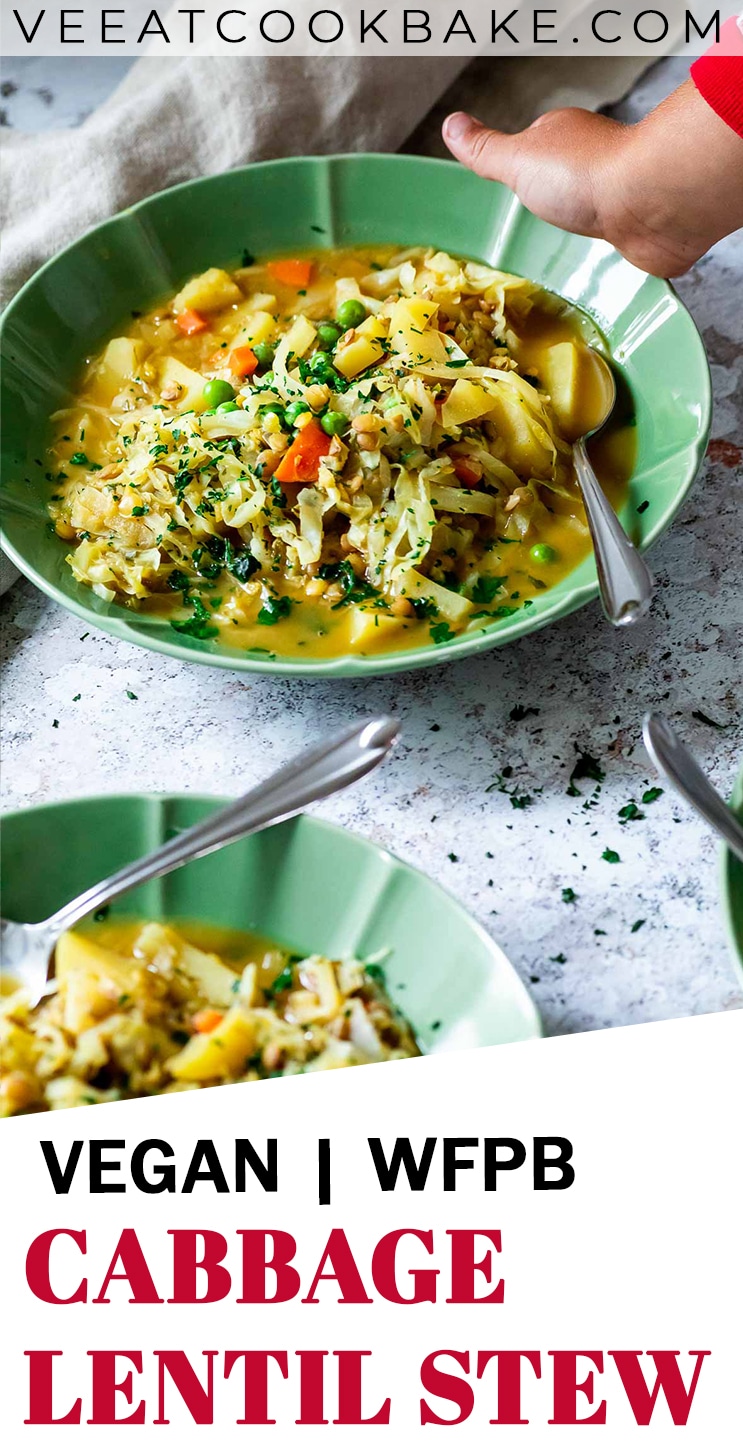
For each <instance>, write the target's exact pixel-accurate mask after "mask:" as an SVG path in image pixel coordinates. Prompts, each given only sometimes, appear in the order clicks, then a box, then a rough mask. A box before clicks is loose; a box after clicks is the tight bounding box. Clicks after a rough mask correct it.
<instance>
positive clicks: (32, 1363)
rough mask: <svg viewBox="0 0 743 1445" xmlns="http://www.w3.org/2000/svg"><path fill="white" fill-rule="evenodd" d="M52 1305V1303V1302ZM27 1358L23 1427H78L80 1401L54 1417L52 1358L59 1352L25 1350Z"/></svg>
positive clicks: (80, 1409)
mask: <svg viewBox="0 0 743 1445" xmlns="http://www.w3.org/2000/svg"><path fill="white" fill-rule="evenodd" d="M52 1303H54V1301H52ZM25 1354H26V1355H27V1357H28V1411H29V1413H28V1419H27V1420H24V1422H23V1423H24V1425H79V1424H80V1415H81V1412H82V1400H76V1401H75V1403H74V1405H73V1406H72V1408H71V1409H70V1410H68V1411H67V1414H66V1415H58V1416H56V1417H55V1415H54V1413H53V1404H52V1393H53V1391H52V1370H53V1368H54V1363H53V1362H54V1356H55V1355H61V1354H62V1351H61V1350H26V1351H25Z"/></svg>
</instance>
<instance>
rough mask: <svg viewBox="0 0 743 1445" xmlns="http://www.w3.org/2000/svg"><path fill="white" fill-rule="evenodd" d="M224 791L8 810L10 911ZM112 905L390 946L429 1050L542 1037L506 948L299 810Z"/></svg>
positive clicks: (404, 873) (366, 950)
mask: <svg viewBox="0 0 743 1445" xmlns="http://www.w3.org/2000/svg"><path fill="white" fill-rule="evenodd" d="M219 801H220V800H219V799H216V798H198V797H193V796H187V797H154V796H149V797H148V796H146V795H139V796H131V797H107V798H82V799H77V800H76V801H73V802H63V803H52V804H49V805H45V806H43V807H39V808H28V809H25V810H23V811H22V812H17V813H8V814H6V815H5V817H4V818H3V856H2V899H3V916H4V917H6V918H12V919H16V920H19V921H21V922H27V923H33V922H38V921H40V920H41V919H43V918H48V917H49V916H50V915H51V914H52V913H53V912H54V911H55V910H56V909H57V908H59V907H61V905H62V904H63V903H64V902H66V901H67V900H68V899H70V898H73V897H75V896H76V895H77V894H79V893H81V892H82V891H83V889H85V888H87V887H89V886H90V885H91V884H93V883H94V882H96V881H97V880H98V879H100V878H101V877H106V876H108V875H109V874H110V873H113V872H115V871H116V869H118V868H121V867H123V865H124V864H125V863H128V862H130V861H131V860H132V859H133V858H138V857H141V856H142V855H143V854H144V853H148V852H151V851H152V849H153V848H156V847H158V846H159V845H160V844H161V843H163V842H165V841H166V839H167V838H170V837H172V836H173V833H174V832H180V831H182V830H183V829H184V828H189V827H191V825H192V824H193V823H197V822H199V821H200V820H201V819H202V818H203V817H204V816H205V815H206V814H208V813H210V812H211V811H212V810H213V809H214V808H215V807H216V806H218V804H219ZM113 911H114V912H115V913H120V914H129V915H132V914H133V915H135V916H137V917H140V918H144V917H147V918H169V919H178V918H184V919H189V918H190V919H198V920H199V921H201V922H206V923H214V924H219V925H221V926H223V927H227V928H238V929H248V930H253V931H255V932H257V933H261V934H264V935H266V936H267V937H269V938H272V939H274V940H275V942H277V943H281V944H284V945H286V946H287V947H288V948H290V949H291V950H292V951H293V952H303V953H312V952H317V953H325V954H329V955H330V956H331V957H338V955H342V954H345V953H355V954H357V955H359V956H360V957H362V958H368V957H369V956H370V955H371V954H375V953H377V952H378V951H380V950H382V949H385V950H386V949H389V950H390V953H389V957H388V958H387V959H386V960H385V963H384V967H385V972H386V975H387V982H388V986H389V990H390V995H391V997H392V998H393V999H394V1000H395V1002H396V1003H397V1004H399V1006H400V1008H401V1009H402V1010H403V1012H404V1013H405V1014H406V1015H407V1017H408V1018H409V1019H410V1022H411V1023H412V1024H413V1027H414V1028H415V1031H416V1034H417V1036H418V1039H419V1041H420V1044H421V1047H422V1048H423V1049H424V1051H425V1052H426V1053H428V1052H431V1051H435V1052H437V1053H438V1052H439V1051H441V1050H444V1049H464V1048H474V1047H477V1046H480V1045H483V1044H503V1043H514V1042H516V1041H518V1040H522V1039H531V1038H538V1037H539V1035H540V1033H541V1027H540V1023H539V1017H538V1015H537V1012H536V1009H535V1007H534V1005H533V1003H532V1001H531V999H530V997H529V994H528V993H527V991H526V989H525V988H524V985H523V984H522V982H521V980H520V979H519V977H518V975H517V973H516V972H515V970H514V969H513V968H512V966H511V964H510V963H509V962H508V960H507V958H506V957H505V955H504V954H503V953H502V952H501V950H500V949H499V948H498V946H497V944H495V943H494V942H493V940H492V939H491V938H489V936H488V935H487V933H485V931H484V930H483V929H482V928H480V927H479V926H478V924H476V923H475V922H474V921H473V919H471V918H470V917H469V916H468V915H467V914H466V913H465V911H464V909H463V908H461V907H460V905H459V904H458V903H456V902H455V901H454V899H453V898H451V897H450V896H449V894H448V893H445V892H444V891H443V889H441V888H439V887H437V885H436V884H434V883H431V882H430V880H429V879H428V878H425V877H424V875H423V874H422V873H418V872H417V871H416V870H415V869H414V868H409V867H408V866H407V864H405V863H401V862H400V861H399V859H397V858H394V857H392V855H391V854H390V853H387V852H385V850H384V849H382V848H377V847H375V846H374V844H372V843H369V842H366V841H365V839H363V838H358V837H356V836H355V835H354V834H352V833H347V832H345V831H344V830H343V829H342V828H336V827H333V826H332V825H331V824H329V823H323V822H319V821H318V820H317V819H316V818H312V817H309V816H306V815H304V816H302V817H300V818H298V819H294V820H293V821H291V822H288V823H281V824H279V825H277V826H276V827H275V828H267V829H265V830H264V831H263V832H261V833H256V834H254V835H253V836H252V837H250V838H245V839H243V840H242V842H239V843H233V844H231V845H230V846H229V847H228V848H223V849H221V850H220V851H219V852H218V853H213V854H212V855H211V856H210V857H208V858H202V859H200V860H199V861H198V862H196V863H189V864H187V865H186V866H185V867H183V868H179V869H178V870H177V872H175V873H171V874H169V875H168V877H166V878H161V879H159V880H157V881H156V882H154V883H148V884H145V885H144V886H143V887H141V888H138V889H136V890H135V891H134V892H132V893H129V894H127V896H126V897H125V898H122V899H121V900H120V901H119V902H118V903H116V904H115V905H114V909H113Z"/></svg>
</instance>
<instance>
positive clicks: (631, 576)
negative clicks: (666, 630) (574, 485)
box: [573, 440, 654, 627]
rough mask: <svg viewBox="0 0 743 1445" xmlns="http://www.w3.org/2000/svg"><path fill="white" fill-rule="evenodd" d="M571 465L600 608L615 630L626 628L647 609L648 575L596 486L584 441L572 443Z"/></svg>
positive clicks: (650, 579)
mask: <svg viewBox="0 0 743 1445" xmlns="http://www.w3.org/2000/svg"><path fill="white" fill-rule="evenodd" d="M573 461H574V464H575V471H576V475H577V478H578V485H579V487H580V490H581V494H582V497H583V503H584V505H585V509H586V516H587V518H588V526H589V529H590V532H591V540H592V542H593V550H594V554H595V557H596V571H597V572H598V578H599V589H600V592H601V604H602V606H603V609H604V612H605V614H606V616H607V618H608V620H609V622H613V624H614V626H615V627H629V626H630V625H631V624H632V623H633V622H637V621H639V619H640V618H641V617H644V615H645V613H646V612H647V610H648V608H649V606H650V603H651V600H652V596H653V586H654V583H653V577H652V573H651V572H650V569H649V567H648V565H647V563H646V562H645V561H644V560H643V558H642V557H641V556H640V553H639V552H638V551H637V548H636V547H635V546H633V544H632V542H630V539H629V537H628V536H627V533H626V532H625V531H624V528H623V527H622V524H621V522H620V521H619V518H618V517H617V515H616V513H615V511H614V509H613V507H612V506H611V504H610V502H609V501H608V498H607V497H606V494H605V492H604V490H603V488H602V487H601V485H600V484H599V481H598V479H597V477H596V473H595V472H594V470H593V467H592V466H591V461H590V458H589V455H588V448H587V447H586V443H585V441H582V440H581V441H579V442H576V443H575V446H574V447H573Z"/></svg>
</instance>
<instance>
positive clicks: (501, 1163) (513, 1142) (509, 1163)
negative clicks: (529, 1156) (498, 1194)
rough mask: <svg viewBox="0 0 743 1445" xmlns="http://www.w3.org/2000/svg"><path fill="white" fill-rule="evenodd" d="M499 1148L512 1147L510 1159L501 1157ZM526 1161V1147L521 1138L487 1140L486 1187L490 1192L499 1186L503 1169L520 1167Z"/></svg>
mask: <svg viewBox="0 0 743 1445" xmlns="http://www.w3.org/2000/svg"><path fill="white" fill-rule="evenodd" d="M499 1149H510V1151H511V1153H510V1157H509V1158H508V1159H499V1158H498V1150H499ZM525 1163H526V1149H525V1148H524V1145H523V1144H522V1143H521V1140H520V1139H486V1140H485V1189H486V1190H487V1191H488V1193H489V1192H490V1191H491V1190H493V1189H497V1188H498V1175H499V1173H500V1172H501V1170H510V1169H520V1168H521V1166H522V1164H525Z"/></svg>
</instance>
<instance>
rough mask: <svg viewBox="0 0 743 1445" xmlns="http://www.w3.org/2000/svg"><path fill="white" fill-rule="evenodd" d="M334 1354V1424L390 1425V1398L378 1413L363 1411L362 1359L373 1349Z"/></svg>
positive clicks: (336, 1351)
mask: <svg viewBox="0 0 743 1445" xmlns="http://www.w3.org/2000/svg"><path fill="white" fill-rule="evenodd" d="M335 1232H336V1231H335V1230H334V1231H333V1233H335ZM333 1354H334V1355H335V1356H336V1357H337V1360H338V1419H337V1420H334V1421H333V1424H334V1425H389V1423H390V1406H391V1401H390V1400H385V1402H384V1404H383V1405H381V1406H380V1408H379V1409H378V1410H377V1413H376V1415H368V1416H364V1415H362V1413H361V1361H362V1359H363V1358H364V1356H365V1355H370V1354H371V1350H334V1351H333Z"/></svg>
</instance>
